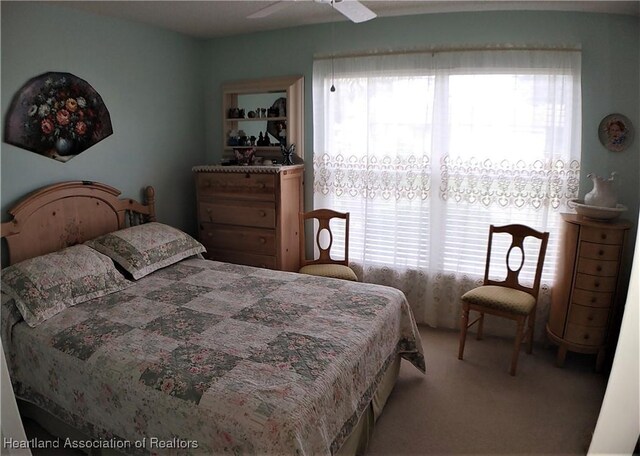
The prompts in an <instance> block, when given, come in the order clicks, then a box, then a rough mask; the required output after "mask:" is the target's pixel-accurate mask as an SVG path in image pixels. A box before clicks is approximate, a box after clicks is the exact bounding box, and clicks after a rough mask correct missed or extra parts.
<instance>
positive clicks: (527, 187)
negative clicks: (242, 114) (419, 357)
mask: <svg viewBox="0 0 640 456" xmlns="http://www.w3.org/2000/svg"><path fill="white" fill-rule="evenodd" d="M332 84H334V85H335V87H336V89H337V90H336V91H335V92H330V90H329V88H330V86H331V85H332ZM580 100H581V94H580V53H579V52H578V51H570V50H557V51H525V50H501V51H500V50H490V51H489V50H488V51H475V52H472V51H469V52H436V53H424V54H422V53H412V54H394V55H380V56H367V57H359V58H338V59H336V60H335V61H334V62H333V68H332V62H331V61H329V60H317V61H315V62H314V74H313V111H314V207H316V208H320V207H329V208H333V209H336V210H341V211H349V212H350V213H351V227H350V231H351V232H350V242H349V247H350V251H349V256H350V260H351V261H352V262H354V263H355V266H356V267H357V268H361V270H362V274H363V276H364V278H365V280H366V281H372V282H378V283H385V284H388V285H393V286H396V287H397V288H400V289H401V290H403V291H404V292H405V294H406V295H407V297H408V298H409V301H410V303H411V305H412V307H413V309H414V313H415V314H416V318H417V320H418V321H419V322H426V323H430V324H433V325H446V326H453V327H455V325H457V318H458V308H457V307H456V306H458V305H459V304H458V301H459V299H458V298H459V296H460V295H461V294H462V293H464V291H466V290H465V288H467V289H468V288H471V287H472V286H474V285H476V284H477V282H478V281H479V280H481V278H482V274H483V272H484V260H485V255H486V247H487V245H486V244H487V237H488V227H489V224H492V223H493V224H496V225H502V224H507V223H522V224H526V225H529V226H531V227H533V228H536V229H538V230H542V231H550V232H552V233H553V235H552V236H551V239H550V244H549V247H548V253H547V261H546V266H545V272H544V276H543V281H544V282H546V283H547V284H549V283H550V282H551V281H552V278H553V272H554V269H555V261H556V252H557V246H558V239H557V236H556V235H555V234H557V233H558V226H559V221H560V218H559V212H560V211H561V210H563V209H566V202H567V201H568V200H569V199H570V198H574V197H576V196H577V192H578V180H579V159H580V145H581V144H580V134H581V101H580ZM334 242H336V244H338V243H339V242H340V240H339V239H336V240H335V241H334ZM532 270H533V269H531V271H532ZM458 292H459V294H458Z"/></svg>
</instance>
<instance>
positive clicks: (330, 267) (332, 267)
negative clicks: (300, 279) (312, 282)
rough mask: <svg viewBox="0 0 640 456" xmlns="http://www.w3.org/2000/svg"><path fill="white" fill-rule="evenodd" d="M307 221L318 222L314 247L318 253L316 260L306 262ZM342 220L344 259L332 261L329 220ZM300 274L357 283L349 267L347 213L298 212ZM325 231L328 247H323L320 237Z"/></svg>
mask: <svg viewBox="0 0 640 456" xmlns="http://www.w3.org/2000/svg"><path fill="white" fill-rule="evenodd" d="M309 219H316V220H318V230H317V231H316V232H315V238H314V240H315V242H314V245H315V247H316V248H317V249H318V251H319V252H320V256H319V257H318V258H316V259H311V260H308V259H307V257H306V254H305V251H306V249H305V235H304V234H305V222H306V221H307V220H309ZM334 219H343V220H344V221H345V233H344V259H343V260H334V259H333V258H331V247H332V246H333V232H332V231H331V226H330V223H331V220H334ZM299 221H300V265H301V266H302V267H301V268H300V271H299V272H300V273H302V274H311V275H316V276H323V277H334V278H336V279H345V280H353V281H357V280H358V277H357V276H356V273H355V272H353V269H351V268H350V267H349V213H348V212H336V211H333V210H331V209H316V210H315V211H310V212H300V213H299ZM324 230H326V231H327V235H328V237H329V241H328V245H327V246H323V245H322V243H321V236H323V231H324Z"/></svg>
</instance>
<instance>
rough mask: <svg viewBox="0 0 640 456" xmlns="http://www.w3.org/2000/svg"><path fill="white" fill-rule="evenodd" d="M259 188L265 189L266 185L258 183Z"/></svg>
mask: <svg viewBox="0 0 640 456" xmlns="http://www.w3.org/2000/svg"><path fill="white" fill-rule="evenodd" d="M258 187H259V188H266V187H267V184H265V183H264V182H260V185H258Z"/></svg>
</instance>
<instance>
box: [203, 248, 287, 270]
mask: <svg viewBox="0 0 640 456" xmlns="http://www.w3.org/2000/svg"><path fill="white" fill-rule="evenodd" d="M207 258H208V259H210V260H216V261H223V262H225V263H234V264H245V265H247V266H255V267H257V268H267V269H276V267H277V261H276V257H275V256H272V255H256V254H253V253H246V252H236V251H232V250H220V249H215V248H213V247H212V248H211V249H207Z"/></svg>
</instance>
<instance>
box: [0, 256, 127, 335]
mask: <svg viewBox="0 0 640 456" xmlns="http://www.w3.org/2000/svg"><path fill="white" fill-rule="evenodd" d="M1 282H2V292H3V293H5V294H6V295H7V296H9V297H11V298H13V300H14V301H15V303H16V307H18V310H20V313H21V314H22V317H23V318H24V320H25V321H26V322H27V324H28V325H29V326H31V327H35V326H37V325H39V324H40V323H42V322H43V321H45V320H47V319H48V318H51V317H52V316H54V315H56V314H57V313H59V312H61V311H63V310H64V309H66V308H67V307H71V306H74V305H76V304H80V303H81V302H85V301H88V300H90V299H93V298H99V297H100V296H104V295H107V294H109V293H114V292H116V291H120V290H123V289H125V288H127V287H129V286H130V285H132V282H130V281H129V280H127V279H125V277H124V276H123V275H122V274H121V273H120V272H118V270H117V269H116V267H115V265H114V264H113V261H111V258H109V257H107V256H105V255H102V254H101V253H99V252H96V251H95V250H93V249H91V248H89V247H87V246H85V245H75V246H73V247H68V248H66V249H63V250H60V251H58V252H53V253H49V254H47V255H42V256H38V257H35V258H31V259H29V260H25V261H21V262H20V263H16V264H14V265H12V266H9V267H8V268H5V269H3V270H2V279H1Z"/></svg>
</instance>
